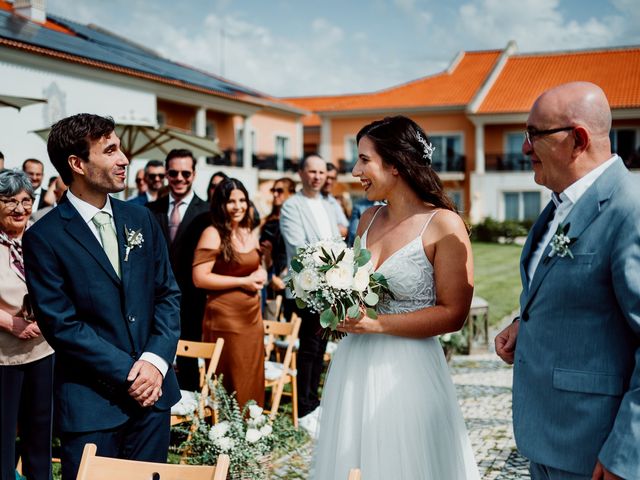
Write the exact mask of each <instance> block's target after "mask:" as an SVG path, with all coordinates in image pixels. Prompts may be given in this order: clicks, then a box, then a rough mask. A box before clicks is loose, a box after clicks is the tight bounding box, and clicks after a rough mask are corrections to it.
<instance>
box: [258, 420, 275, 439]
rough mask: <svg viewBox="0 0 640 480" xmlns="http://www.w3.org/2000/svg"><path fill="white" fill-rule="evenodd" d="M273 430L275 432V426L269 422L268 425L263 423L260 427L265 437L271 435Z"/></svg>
mask: <svg viewBox="0 0 640 480" xmlns="http://www.w3.org/2000/svg"><path fill="white" fill-rule="evenodd" d="M271 432H273V427H272V426H271V425H269V424H268V423H267V424H266V425H263V426H262V428H261V429H260V433H261V434H262V436H263V437H268V436H269V435H271Z"/></svg>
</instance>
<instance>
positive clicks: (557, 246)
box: [544, 223, 577, 263]
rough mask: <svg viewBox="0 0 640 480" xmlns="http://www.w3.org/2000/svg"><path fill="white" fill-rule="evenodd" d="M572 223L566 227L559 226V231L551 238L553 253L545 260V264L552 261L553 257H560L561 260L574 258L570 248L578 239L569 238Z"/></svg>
mask: <svg viewBox="0 0 640 480" xmlns="http://www.w3.org/2000/svg"><path fill="white" fill-rule="evenodd" d="M570 227H571V224H570V223H567V224H566V225H564V226H563V225H558V230H556V233H555V235H554V236H553V237H551V251H550V252H549V255H547V258H545V259H544V261H545V263H546V262H548V261H549V260H551V259H552V258H553V257H555V256H558V257H560V258H564V257H569V258H573V253H572V252H571V248H569V247H570V246H571V245H572V244H573V243H574V242H575V241H576V240H577V238H569V228H570Z"/></svg>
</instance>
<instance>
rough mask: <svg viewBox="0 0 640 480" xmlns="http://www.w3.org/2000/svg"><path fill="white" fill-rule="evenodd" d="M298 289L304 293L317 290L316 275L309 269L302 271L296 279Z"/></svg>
mask: <svg viewBox="0 0 640 480" xmlns="http://www.w3.org/2000/svg"><path fill="white" fill-rule="evenodd" d="M296 280H297V281H298V284H299V285H300V288H302V289H303V290H304V291H305V292H311V291H313V290H315V289H317V288H318V275H317V274H316V272H315V271H313V270H311V269H310V268H305V269H304V270H302V271H301V272H300V273H299V274H298V277H297V279H296Z"/></svg>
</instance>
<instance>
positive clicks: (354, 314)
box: [347, 304, 360, 318]
mask: <svg viewBox="0 0 640 480" xmlns="http://www.w3.org/2000/svg"><path fill="white" fill-rule="evenodd" d="M347 316H348V317H349V318H358V317H359V316H360V306H359V305H358V304H354V305H351V306H350V307H349V309H348V310H347Z"/></svg>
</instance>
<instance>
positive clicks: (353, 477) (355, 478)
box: [348, 468, 360, 480]
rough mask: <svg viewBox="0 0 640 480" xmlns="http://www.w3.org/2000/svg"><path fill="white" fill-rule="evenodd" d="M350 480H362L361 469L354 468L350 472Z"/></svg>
mask: <svg viewBox="0 0 640 480" xmlns="http://www.w3.org/2000/svg"><path fill="white" fill-rule="evenodd" d="M348 480H360V469H359V468H352V469H351V470H350V471H349V479H348Z"/></svg>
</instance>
